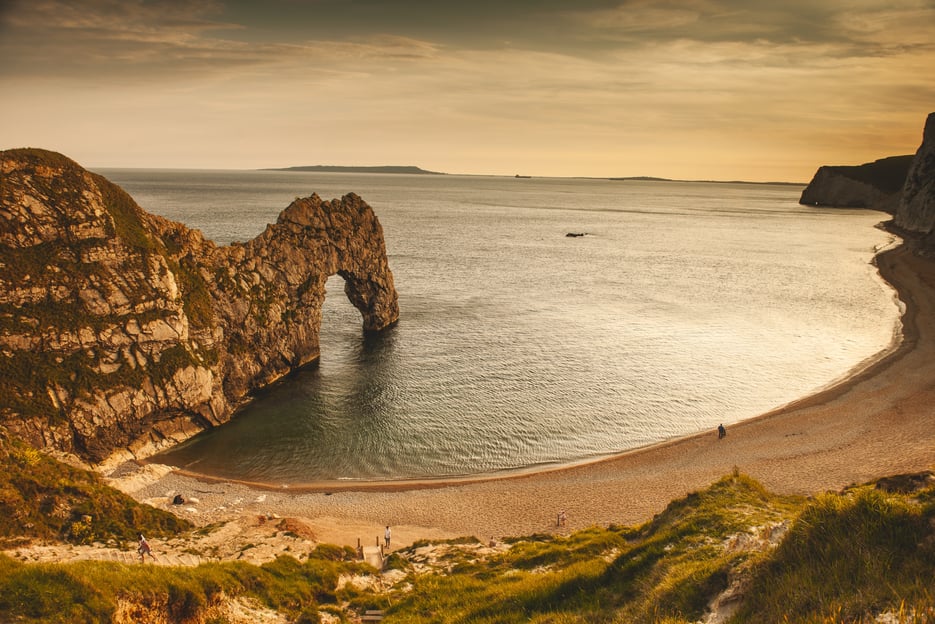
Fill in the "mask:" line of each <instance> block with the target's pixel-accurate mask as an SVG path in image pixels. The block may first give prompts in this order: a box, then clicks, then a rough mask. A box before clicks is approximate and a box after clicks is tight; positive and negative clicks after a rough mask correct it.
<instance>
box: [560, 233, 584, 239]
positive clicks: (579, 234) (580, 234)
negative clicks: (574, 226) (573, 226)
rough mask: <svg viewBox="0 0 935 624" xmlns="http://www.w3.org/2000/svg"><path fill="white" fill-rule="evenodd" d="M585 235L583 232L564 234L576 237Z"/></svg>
mask: <svg viewBox="0 0 935 624" xmlns="http://www.w3.org/2000/svg"><path fill="white" fill-rule="evenodd" d="M585 235H586V234H585V233H584V232H569V233H568V234H565V236H566V237H569V238H577V237H579V236H585Z"/></svg>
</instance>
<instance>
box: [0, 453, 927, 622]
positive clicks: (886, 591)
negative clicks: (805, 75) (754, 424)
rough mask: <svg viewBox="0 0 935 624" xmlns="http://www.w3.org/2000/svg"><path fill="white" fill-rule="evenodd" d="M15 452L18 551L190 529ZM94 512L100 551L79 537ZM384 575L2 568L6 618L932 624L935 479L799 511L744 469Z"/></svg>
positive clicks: (208, 566)
mask: <svg viewBox="0 0 935 624" xmlns="http://www.w3.org/2000/svg"><path fill="white" fill-rule="evenodd" d="M2 451H3V458H4V465H3V468H4V472H5V476H4V479H5V480H4V481H2V482H0V483H2V485H0V499H2V505H3V507H2V509H0V511H2V513H3V516H4V518H3V520H2V521H0V522H2V523H3V524H2V525H0V528H2V531H3V536H4V537H5V538H6V540H7V541H8V542H9V541H10V540H11V539H14V538H15V536H16V535H19V536H40V537H58V538H60V539H68V540H71V541H90V540H92V539H94V540H102V541H103V540H107V539H108V536H109V539H110V540H111V541H114V540H117V541H119V540H126V539H128V537H129V538H132V535H133V531H135V530H136V529H137V528H140V529H141V530H143V531H144V532H146V533H152V534H153V535H166V534H172V533H174V532H177V531H179V530H180V529H183V528H185V527H182V526H181V525H180V524H173V523H179V522H180V521H178V520H175V519H174V517H172V516H170V515H169V514H163V513H161V512H158V511H156V510H154V509H150V508H147V507H145V506H141V505H137V504H136V503H134V502H132V501H130V500H129V499H127V498H126V497H123V496H122V495H119V494H117V493H114V492H113V491H112V490H109V488H107V486H105V485H103V484H102V483H101V482H100V481H99V480H98V479H97V478H96V477H94V476H93V475H91V476H89V475H87V473H83V472H82V471H78V470H74V469H71V468H68V467H66V466H63V465H61V464H59V463H57V462H53V461H52V460H50V459H48V458H46V457H44V456H43V455H41V454H40V453H38V452H36V451H35V450H32V449H31V448H29V447H26V446H23V445H20V444H18V443H8V442H4V444H3V446H2ZM59 510H67V512H64V513H63V512H60V511H59ZM92 511H94V512H96V514H97V515H95V516H93V518H92V520H91V521H90V522H87V523H86V524H87V526H88V529H89V530H90V531H91V532H92V533H93V536H92V535H91V533H89V534H84V533H82V531H83V530H84V529H83V528H82V527H81V526H80V525H81V524H82V522H84V520H83V518H82V517H83V516H84V515H91V512H92ZM76 526H77V528H76ZM206 530H207V529H206ZM384 570H385V571H388V574H390V573H391V574H393V575H395V576H394V577H393V579H394V581H393V583H394V584H393V585H392V587H391V588H389V589H387V590H376V589H366V588H360V587H356V586H355V585H354V584H353V583H351V584H344V585H343V587H342V588H341V589H340V590H339V589H337V587H338V579H339V577H341V576H342V575H348V576H354V575H358V576H360V575H362V576H366V575H370V574H374V573H375V571H374V570H373V569H372V568H370V567H369V566H368V565H366V564H363V563H361V562H359V561H357V560H356V553H355V551H354V549H353V548H350V547H341V546H333V545H320V546H319V547H318V548H317V549H316V550H315V551H313V552H312V553H311V554H310V555H309V556H308V557H307V558H306V559H304V560H301V561H300V560H298V559H295V558H293V557H288V556H281V557H279V558H277V559H276V560H275V561H272V562H269V563H267V564H265V565H262V566H254V565H249V564H246V563H242V562H236V563H235V562H224V563H205V564H201V565H200V566H198V567H195V568H184V567H161V566H143V565H125V564H119V563H99V562H88V561H85V562H78V563H70V564H58V565H51V564H24V563H20V562H17V561H14V560H12V559H9V558H7V557H4V556H0V621H9V620H13V621H21V622H106V621H110V619H111V617H112V616H113V615H114V613H115V612H116V611H117V610H119V609H126V608H127V606H126V605H128V604H129V605H132V606H134V608H137V609H142V610H144V611H145V610H150V611H152V612H154V613H157V612H160V610H161V612H162V613H163V614H164V617H166V618H167V619H168V620H169V621H185V620H186V619H191V620H192V621H203V620H204V621H225V620H224V619H223V617H222V616H215V615H211V614H212V613H214V611H212V608H214V607H215V606H216V605H218V604H220V603H222V602H224V601H225V600H229V599H232V598H244V599H248V600H250V601H253V602H256V603H257V604H259V605H262V606H265V607H267V608H270V609H273V610H276V611H278V612H280V613H282V614H284V615H285V616H286V617H287V618H289V621H292V622H318V621H320V618H319V615H320V613H322V612H323V611H326V610H327V611H328V612H330V613H332V614H334V615H335V616H336V617H338V618H339V619H340V621H342V622H347V621H353V620H352V618H351V616H350V615H349V614H350V613H362V612H363V611H364V610H366V609H382V610H384V611H385V613H386V615H385V619H384V621H385V622H387V623H388V624H389V623H392V622H405V623H415V624H419V623H421V622H425V623H428V622H432V623H456V622H459V623H460V622H465V623H467V622H470V623H472V624H487V623H490V624H493V623H497V624H510V623H512V622H516V623H519V622H524V623H525V622H532V623H534V624H546V623H549V624H623V623H627V624H629V623H637V624H639V623H647V624H650V623H651V624H688V623H689V622H697V621H699V620H703V619H704V618H705V617H706V616H707V615H708V613H709V612H710V611H711V609H712V608H716V607H717V605H718V604H719V602H718V599H719V597H724V596H729V595H733V597H734V602H733V606H734V607H735V608H737V609H738V610H736V611H735V612H732V613H723V618H724V619H722V621H727V622H730V623H732V624H740V623H745V622H758V623H759V622H763V623H767V624H769V623H773V622H775V623H777V624H778V623H785V622H805V623H812V622H814V623H815V624H819V623H821V624H831V623H837V622H854V623H858V622H860V623H863V622H866V623H867V624H869V623H870V622H875V621H876V620H875V618H876V617H877V616H878V615H880V614H883V613H885V614H888V615H887V617H888V618H889V619H887V620H886V621H887V622H898V623H900V624H903V623H905V624H909V623H910V622H911V623H917V624H918V623H922V624H932V623H935V589H933V587H935V586H933V584H932V579H933V578H935V480H933V479H932V478H930V477H929V476H928V475H924V476H921V477H920V476H916V477H912V478H910V477H901V478H892V479H886V480H881V482H880V483H879V484H878V485H877V486H876V487H874V486H873V485H865V486H859V487H852V488H849V489H848V490H846V491H844V492H841V493H837V494H824V495H821V496H818V497H815V498H814V499H803V498H799V497H784V496H777V495H774V494H771V493H769V492H767V491H766V490H765V489H764V488H763V487H762V486H761V485H760V484H759V483H757V482H756V481H754V480H752V479H750V478H749V477H747V476H745V475H742V474H740V473H739V472H737V471H735V472H734V474H732V475H729V476H727V477H724V478H723V479H721V480H719V481H718V482H716V483H714V484H713V485H711V486H710V487H708V488H706V489H704V490H702V491H700V492H695V493H692V494H689V495H688V496H685V497H684V498H682V499H679V500H676V501H673V502H672V503H671V504H670V505H669V506H668V507H667V508H666V509H665V510H664V511H663V512H661V513H660V514H658V515H657V516H656V517H655V518H653V519H652V520H651V521H649V522H647V523H645V524H644V525H642V526H639V527H623V526H616V525H611V526H609V527H591V528H588V529H585V530H581V531H577V532H575V533H572V534H570V535H551V534H537V535H532V536H528V537H518V538H510V539H508V540H505V541H504V542H503V543H502V544H501V545H500V546H497V547H493V548H491V547H488V546H485V545H483V544H481V543H480V542H479V541H478V540H477V539H476V538H474V537H466V538H461V539H456V540H447V541H438V542H428V541H420V542H418V543H415V544H413V545H412V546H411V547H410V548H407V549H403V550H398V551H395V552H394V553H393V554H392V555H391V556H390V557H389V558H388V559H387V562H386V565H385V566H384ZM389 571H391V572H389ZM387 578H389V577H387ZM364 586H368V585H367V584H366V583H364ZM728 604H729V603H728ZM212 618H214V619H212ZM217 618H221V619H217Z"/></svg>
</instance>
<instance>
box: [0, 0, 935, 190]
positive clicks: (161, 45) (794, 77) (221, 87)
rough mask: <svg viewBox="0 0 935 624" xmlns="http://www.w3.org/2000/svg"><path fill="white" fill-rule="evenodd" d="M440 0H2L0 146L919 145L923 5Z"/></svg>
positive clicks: (716, 168) (727, 171)
mask: <svg viewBox="0 0 935 624" xmlns="http://www.w3.org/2000/svg"><path fill="white" fill-rule="evenodd" d="M448 4H449V3H438V2H429V1H427V0H407V1H402V2H386V1H381V2H378V1H376V0H305V1H303V0H272V1H270V2H264V3H256V2H246V1H235V0H229V1H227V2H221V1H215V2H204V1H198V0H191V1H189V0H153V1H142V0H77V1H72V2H64V1H61V2H60V1H55V0H29V1H27V0H22V1H20V0H16V1H13V2H9V1H7V2H2V3H0V57H2V58H3V59H4V63H2V64H0V89H2V90H3V92H4V94H5V95H4V98H3V99H2V103H0V136H2V137H4V143H5V144H4V145H2V146H0V147H15V146H19V145H34V146H41V147H50V148H52V149H60V150H61V151H64V152H66V153H67V154H69V155H70V156H73V157H75V158H77V159H79V160H81V161H82V162H87V163H88V164H100V165H112V166H117V165H126V166H207V167H260V166H275V165H289V164H308V163H334V164H418V165H421V166H424V167H426V168H430V169H436V170H446V171H452V172H476V173H501V174H511V173H515V172H516V171H517V170H522V171H524V172H530V173H533V174H537V175H644V174H645V175H663V176H672V177H692V178H722V179H723V178H747V179H759V180H763V179H794V180H803V179H807V178H808V176H809V175H810V174H811V173H812V172H813V171H814V169H815V168H816V167H817V166H818V165H819V164H823V163H825V162H842V163H843V162H855V161H856V162H861V161H864V160H869V159H872V158H877V157H881V156H885V155H890V154H895V153H908V152H911V151H912V150H914V149H915V147H916V146H917V144H918V138H919V136H920V132H921V127H922V123H923V121H924V117H925V114H926V113H928V112H930V111H931V110H935V86H933V81H932V80H931V69H932V67H935V37H933V36H932V34H931V33H932V32H935V28H933V27H935V3H933V2H929V1H925V2H923V1H919V0H900V1H897V2H878V1H876V0H862V1H861V2H843V1H842V2H838V1H825V2H822V1H820V0H813V1H811V2H804V1H800V0H792V1H787V2H784V3H775V2H760V1H753V2H751V1H741V0H672V1H669V2H666V1H662V2H656V1H650V0H623V1H615V2H604V1H598V0H589V1H582V2H577V3H568V2H558V1H555V2H549V1H540V2H532V1H526V2H502V1H501V2H498V3H493V2H486V1H480V2H470V3H450V4H451V6H447V5H448ZM92 137H93V140H92Z"/></svg>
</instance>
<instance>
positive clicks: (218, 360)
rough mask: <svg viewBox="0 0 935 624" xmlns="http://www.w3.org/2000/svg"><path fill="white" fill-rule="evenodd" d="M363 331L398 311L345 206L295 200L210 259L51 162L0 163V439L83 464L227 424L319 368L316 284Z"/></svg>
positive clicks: (357, 214)
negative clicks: (301, 371) (342, 296)
mask: <svg viewBox="0 0 935 624" xmlns="http://www.w3.org/2000/svg"><path fill="white" fill-rule="evenodd" d="M334 274H338V275H341V276H342V277H343V278H344V280H345V293H346V295H347V297H348V298H349V299H350V301H351V302H352V303H353V304H354V305H355V306H356V307H357V308H358V309H359V310H360V312H361V316H362V318H363V328H364V330H367V331H378V330H382V329H385V328H387V327H389V326H391V325H392V324H393V323H395V322H396V320H397V318H398V315H399V310H398V305H397V296H396V290H395V287H394V285H393V275H392V273H391V271H390V268H389V265H388V262H387V257H386V248H385V244H384V240H383V231H382V228H381V226H380V223H379V221H378V220H377V218H376V216H375V215H374V213H373V211H372V210H371V208H370V207H369V206H368V205H367V204H366V203H365V202H364V201H363V200H362V199H361V198H360V197H357V196H356V195H353V194H349V195H346V196H345V197H343V198H341V199H339V200H338V199H335V200H331V201H322V200H321V199H320V198H318V197H317V196H315V195H313V196H311V197H306V198H302V199H296V200H295V201H294V202H293V203H292V204H291V205H290V206H289V207H288V208H286V209H285V210H284V211H283V212H282V213H281V214H280V215H279V218H278V220H277V222H276V223H275V224H271V225H269V226H268V227H267V229H266V230H265V231H264V232H263V233H262V234H260V235H259V236H258V237H257V238H255V239H253V240H251V241H249V242H247V243H244V244H234V245H230V246H227V247H219V246H217V245H215V244H214V243H212V242H211V241H209V240H206V239H205V238H204V237H203V236H202V235H201V233H200V232H198V231H196V230H191V229H188V228H187V227H185V226H184V225H182V224H179V223H173V222H171V221H168V220H166V219H163V218H160V217H157V216H155V215H151V214H148V213H146V212H145V211H143V210H142V209H141V208H140V207H139V206H137V204H136V203H135V202H134V201H133V199H132V198H131V197H130V196H129V195H127V194H126V193H125V192H124V191H123V190H122V189H120V188H119V187H118V186H116V185H114V184H112V183H111V182H109V181H108V180H106V179H105V178H103V177H102V176H99V175H96V174H94V173H91V172H89V171H86V170H85V169H83V168H82V167H80V166H79V165H78V164H76V163H75V162H73V161H71V160H69V159H68V158H66V157H64V156H62V155H60V154H56V153H53V152H47V151H44V150H35V149H23V150H10V151H5V152H0V423H2V425H3V426H4V427H5V428H6V429H7V430H9V431H10V432H13V433H16V434H18V435H20V436H22V437H24V438H25V439H27V440H28V441H30V442H31V443H33V444H35V445H37V446H40V447H45V448H54V449H58V450H61V451H65V452H69V453H74V454H76V455H79V456H81V457H83V458H85V459H87V460H90V461H92V462H100V461H103V460H106V459H108V458H116V457H120V456H126V455H128V454H129V455H133V456H145V455H148V454H151V453H153V452H155V451H157V450H159V449H160V448H164V447H166V446H169V445H171V444H172V443H175V442H177V441H180V440H182V439H185V438H187V437H190V436H191V435H193V434H194V433H196V432H198V431H200V430H202V429H205V428H208V427H211V426H214V425H216V424H219V423H222V422H224V421H226V420H228V419H229V418H230V417H231V414H232V413H233V410H234V408H235V407H236V406H237V405H238V404H240V403H241V402H242V401H243V400H244V399H245V397H246V396H247V395H248V393H249V392H250V391H251V390H254V389H256V388H259V387H262V386H264V385H266V384H269V383H270V382H272V381H274V380H276V379H278V378H280V377H282V376H283V375H285V374H287V373H289V372H290V371H292V370H294V369H296V368H297V367H300V366H302V365H304V364H307V363H309V362H312V361H314V360H316V359H317V358H318V356H319V342H318V336H319V328H320V325H321V306H322V303H323V301H324V298H325V282H326V281H327V279H328V277H329V276H331V275H334Z"/></svg>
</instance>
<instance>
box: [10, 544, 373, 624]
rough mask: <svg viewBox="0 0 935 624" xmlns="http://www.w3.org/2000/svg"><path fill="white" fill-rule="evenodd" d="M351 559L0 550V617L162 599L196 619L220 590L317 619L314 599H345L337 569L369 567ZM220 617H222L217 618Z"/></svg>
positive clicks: (100, 618) (100, 616)
mask: <svg viewBox="0 0 935 624" xmlns="http://www.w3.org/2000/svg"><path fill="white" fill-rule="evenodd" d="M375 572H376V570H374V569H373V568H371V567H370V566H368V565H366V564H362V563H358V562H352V561H344V560H338V561H335V560H333V559H331V558H329V557H320V556H316V553H312V555H311V556H310V557H309V558H308V559H307V560H305V561H302V562H300V561H298V560H296V559H294V558H292V557H279V558H277V559H276V560H275V561H271V562H270V563H267V564H264V565H262V566H255V565H250V564H246V563H241V562H225V563H210V564H202V565H200V566H198V567H196V568H181V567H162V566H152V565H136V566H128V565H125V564H119V563H109V562H108V563H105V562H92V561H82V562H78V563H70V564H23V563H19V562H17V561H14V560H13V559H10V558H9V557H6V556H4V555H0V588H2V591H0V619H2V620H3V621H9V620H8V619H7V618H14V619H15V621H17V622H34V623H39V622H42V623H49V624H54V623H62V624H72V623H75V622H89V623H90V622H109V621H111V618H112V617H113V615H114V613H115V612H116V611H117V609H118V607H119V606H120V605H121V603H122V604H124V605H125V604H127V603H131V604H134V605H135V606H137V608H140V609H143V610H147V609H152V610H153V611H154V612H157V613H158V609H159V608H160V607H162V608H163V609H165V611H167V613H166V615H167V616H168V617H167V618H166V619H167V621H170V622H185V621H190V620H194V621H202V620H201V619H200V617H203V616H204V614H205V611H206V609H207V608H209V607H210V606H212V605H214V604H216V603H217V602H219V601H220V600H222V599H224V598H232V597H246V598H250V599H252V600H254V601H256V602H258V603H259V604H261V605H263V606H266V607H268V608H270V609H274V610H276V611H278V612H280V613H283V614H285V615H286V616H288V617H290V618H291V619H292V621H296V622H318V621H319V617H318V615H319V606H320V605H323V604H334V603H337V602H338V601H339V600H346V599H347V597H348V596H347V595H346V594H345V593H343V592H336V591H335V589H334V588H335V587H336V585H337V581H338V575H339V574H371V573H375ZM221 621H223V620H221Z"/></svg>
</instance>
